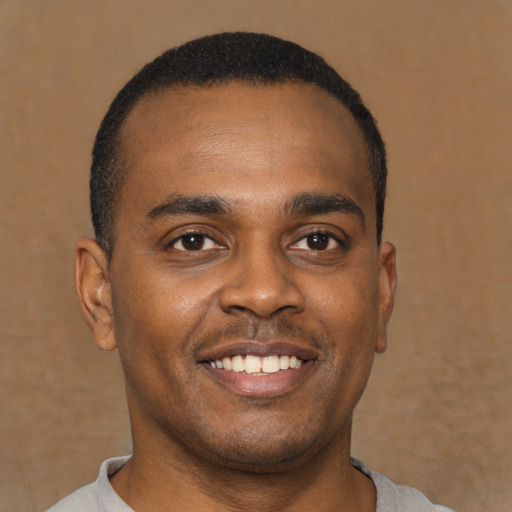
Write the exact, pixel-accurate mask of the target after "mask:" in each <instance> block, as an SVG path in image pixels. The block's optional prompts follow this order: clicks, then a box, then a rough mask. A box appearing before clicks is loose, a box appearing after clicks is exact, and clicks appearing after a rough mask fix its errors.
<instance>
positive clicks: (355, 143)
mask: <svg viewBox="0 0 512 512" xmlns="http://www.w3.org/2000/svg"><path fill="white" fill-rule="evenodd" d="M120 153H121V155H122V157H123V161H124V162H125V164H126V165H127V168H128V173H129V174H128V178H127V181H126V183H125V185H124V186H123V189H122V191H121V195H120V198H119V202H118V205H117V211H116V218H115V245H114V251H113V256H112V260H111V262H110V264H108V263H107V259H106V257H105V254H104V253H103V251H102V250H101V248H100V247H99V246H98V245H97V243H96V242H95V241H93V240H90V239H82V240H80V241H79V242H78V244H77V249H76V282H77V288H78V292H79V295H80V298H81V301H82V309H83V313H84V316H85V318H86V320H87V322H88V323H89V325H90V327H91V328H92V330H93V334H94V339H95V342H96V344H97V345H98V346H99V347H100V348H102V349H104V350H112V349H114V348H117V349H118V350H119V354H120V358H121V362H122V365H123V369H124V372H125V376H126V390H127V400H128V407H129V411H130V421H131V425H132V433H133V446H134V452H133V458H132V460H131V461H130V462H129V463H128V464H127V465H126V466H125V467H124V468H123V469H121V471H119V472H118V473H117V474H116V475H115V476H114V477H112V480H111V481H112V485H113V487H114V489H115V490H116V492H117V493H118V494H119V495H120V496H121V497H122V498H123V499H124V500H125V501H126V502H127V503H128V504H129V505H130V506H131V507H132V508H134V509H135V510H137V511H138V512H144V511H149V510H151V511H164V510H165V511H174V510H176V511H177V510H187V511H196V510H197V511H199V510H217V511H223V510H226V511H227V510H230V511H232V510H244V511H270V510H280V511H310V510H316V511H331V510H333V511H334V510H336V511H356V510H357V511H368V512H369V511H374V510H375V489H374V486H373V483H372V482H371V481H370V480H369V479H368V478H366V477H365V476H364V475H362V474H361V473H360V472H358V471H357V470H355V469H354V468H353V467H352V466H351V465H350V460H349V454H350V431H351V420H352V414H353V410H354V407H355V405H356V404H357V402H358V400H359V398H360V396H361V394H362V392H363V390H364V387H365V385H366V382H367V379H368V376H369V374H370V370H371V365H372V361H373V355H374V353H375V352H376V351H377V352H383V351H384V350H385V348H386V344H387V339H386V324H387V322H388V320H389V317H390V315H391V311H392V306H393V295H394V291H395V286H396V272H395V250H394V247H393V246H392V245H391V244H390V243H387V242H385V243H382V244H381V245H380V247H378V246H377V244H376V233H375V206H374V196H373V191H372V187H371V179H370V173H369V171H368V159H367V154H366V147H365V144H364V141H363V138H362V136H361V134H360V132H359V129H358V127H357V125H356V123H355V121H354V119H353V118H352V117H351V115H350V113H349V112H348V111H347V110H346V109H345V107H343V105H341V103H340V102H339V101H338V100H337V99H335V98H333V97H331V96H330V95H329V94H327V93H326V92H324V91H323V90H321V89H319V88H317V87H315V86H306V85H297V84H294V85H292V84H286V85H272V86H253V85H248V84H241V83H236V82H232V83H229V84H228V85H221V86H214V87H211V88H177V89H172V90H166V91H160V92H158V93H155V94H153V95H151V96H149V97H146V98H144V99H143V100H141V101H140V102H139V103H138V104H137V105H136V106H135V108H134V109H133V111H132V112H131V113H130V115H129V117H128V118H127V120H126V122H125V124H124V126H123V129H122V133H121V144H120ZM198 197H199V198H201V200H199V201H198V200H197V198H198ZM205 197H207V198H208V199H204V198H205ZM304 197H306V198H309V199H306V200H305V199H304ZM190 198H196V199H195V200H191V199H190ZM311 198H312V199H311ZM325 198H327V200H325ZM333 198H336V199H339V198H341V200H340V201H338V202H337V203H336V202H335V204H334V206H333V200H332V199H333ZM176 199H178V201H176ZM308 200H309V203H308ZM322 201H323V202H322ZM308 204H309V206H308ZM311 204H314V207H311ZM325 204H328V205H329V207H326V206H325ZM183 205H185V206H186V207H184V206H183ZM198 205H199V206H198ZM201 208H203V211H200V210H201ZM183 210H185V211H183ZM193 243H196V246H193V245H192V244H193ZM191 247H192V248H194V247H196V249H195V250H190V248H191ZM276 352H279V353H283V354H284V353H288V352H293V353H297V354H299V355H300V356H302V357H303V359H304V360H305V363H304V365H303V367H301V369H300V370H297V371H295V370H286V372H289V373H287V374H284V372H280V373H279V374H276V375H277V377H276V375H274V376H272V377H270V378H269V377H266V376H263V377H250V376H246V375H240V374H237V375H236V376H235V377H233V376H234V375H235V374H234V373H233V372H231V377H230V378H229V379H231V380H229V379H226V378H225V376H226V371H225V370H224V371H223V370H213V369H211V367H209V366H208V365H207V364H205V361H207V360H209V359H212V358H213V359H215V358H216V357H220V356H224V355H235V354H238V353H240V354H244V355H245V354H248V353H251V354H252V353H257V354H261V355H268V354H269V353H276ZM222 372H224V373H222ZM290 372H291V373H290ZM294 372H295V373H294ZM283 375H288V377H283ZM255 379H257V381H256V380H255ZM265 379H267V380H265Z"/></svg>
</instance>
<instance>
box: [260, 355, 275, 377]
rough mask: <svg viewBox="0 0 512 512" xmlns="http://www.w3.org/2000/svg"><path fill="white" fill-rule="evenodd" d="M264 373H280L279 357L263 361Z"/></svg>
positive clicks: (271, 357)
mask: <svg viewBox="0 0 512 512" xmlns="http://www.w3.org/2000/svg"><path fill="white" fill-rule="evenodd" d="M261 370H262V372H263V373H276V372H278V371H279V356H268V357H264V358H263V359H262V361H261Z"/></svg>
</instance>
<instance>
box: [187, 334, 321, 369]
mask: <svg viewBox="0 0 512 512" xmlns="http://www.w3.org/2000/svg"><path fill="white" fill-rule="evenodd" d="M238 355H242V356H247V355H255V356H260V357H266V356H295V357H298V358H299V359H302V360H303V361H308V360H311V359H318V357H319V355H320V350H319V349H318V348H316V347H312V346H311V345H305V344H304V343H293V342H289V341H280V340H265V341H259V340H237V341H235V342H233V341H232V342H230V343H229V344H224V345H222V344H220V345H217V346H215V347H212V348H208V349H204V350H200V351H199V352H198V353H197V357H196V360H197V361H198V362H199V363H202V362H206V361H215V360H218V359H223V358H224V357H233V356H238Z"/></svg>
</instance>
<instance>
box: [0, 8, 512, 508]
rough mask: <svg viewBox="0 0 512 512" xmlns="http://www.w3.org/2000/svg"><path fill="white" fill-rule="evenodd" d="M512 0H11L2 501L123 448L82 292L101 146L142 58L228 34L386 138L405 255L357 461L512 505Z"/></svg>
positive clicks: (119, 389)
mask: <svg viewBox="0 0 512 512" xmlns="http://www.w3.org/2000/svg"><path fill="white" fill-rule="evenodd" d="M511 22H512V3H511V2H510V1H509V0H474V1H470V0H431V1H428V2H423V1H412V2H411V1H410V0H388V1H386V2H382V1H380V0H368V1H364V0H363V1H361V2H359V1H356V0H347V1H343V2H341V1H327V0H324V1H322V0H320V1H318V0H317V1H313V0H290V1H286V0H275V1H268V0H258V1H250V0H245V1H239V0H216V1H215V2H210V1H201V2H200V1H197V0H187V1H186V2H185V1H184V0H183V1H178V0H175V1H171V0H146V1H145V2H140V1H139V0H89V1H87V2H74V1H73V2H70V1H68V0H52V1H51V2H41V1H36V0H34V1H28V0H3V1H1V2H0V76H1V79H0V103H1V114H2V117H1V119H2V121H1V127H0V155H1V167H0V248H1V258H0V283H1V284H0V318H1V323H0V342H1V345H0V372H1V373H0V374H1V379H2V383H1V386H0V400H1V411H2V413H1V415H0V447H1V449H0V465H1V466H0V509H1V510H2V511H3V510H6V511H36V510H42V509H43V508H44V507H46V506H47V505H49V504H50V503H51V502H53V501H55V500H56V499H57V498H58V497H61V496H62V495H63V494H65V493H68V492H70V491H71V490H72V489H73V488H75V487H76V486H78V485H80V484H83V483H85V482H87V481H89V480H91V479H93V478H94V476H95V474H96V472H97V469H98V467H99V463H100V461H101V460H103V459H104V458H105V457H107V456H114V455H118V454H122V453H125V452H126V451H127V450H129V446H130V441H129V426H128V422H127V416H126V407H125V402H124V392H123V383H122V375H121V372H120V369H119V364H118V359H117V356H116V354H115V353H108V354H107V353H101V352H99V351H97V350H96V349H95V348H94V346H93V344H92V342H91V341H90V335H89V333H88V331H87V328H86V327H85V324H84V322H83V321H82V320H81V318H80V314H79V309H78V303H77V300H76V299H75V294H74V290H73V286H72V248H73V243H74V240H75V239H77V238H78V237H79V236H80V235H81V234H84V233H89V232H90V227H89V221H88V204H87V200H88V198H87V181H88V165H89V161H90V158H89V153H90V149H91V144H92V140H93V137H94V134H95V131H96V129H97V126H98V123H99V121H100V119H101V116H102V115H103V113H104V111H105V109H106V107H107V105H108V103H109V101H110V100H111V99H112V97H113V95H114V93H115V92H116V91H117V90H118V89H119V88H120V87H121V85H123V84H124V82H125V81H126V80H127V79H128V78H129V77H130V76H131V75H132V74H133V73H134V71H136V70H137V69H138V68H139V67H140V66H141V65H142V64H144V63H145V62H146V61H147V60H149V59H150V58H152V57H154V56H155V55H156V54H158V53H159V52H161V51H163V50H164V49H167V48H168V47H170V46H173V45H175V44H177V43H180V42H183V41H185V40H187V39H189V38H191V37H194V36H199V35H202V34H205V33H210V32H214V31H219V30H256V31H267V32H270V33H274V34H276V35H278V36H282V37H285V38H290V39H292V40H295V41H297V42H299V43H302V44H303V45H305V46H306V47H308V48H310V49H312V50H315V51H317V52H319V53H320V54H322V55H323V56H324V57H325V58H326V59H327V60H328V61H329V62H330V63H332V64H333V65H334V66H335V67H336V68H337V69H338V70H340V71H341V73H342V74H343V75H344V76H345V77H346V78H348V79H349V81H351V82H353V84H354V85H355V86H356V87H357V88H358V89H359V90H360V91H361V92H362V94H363V97H364V98H365V99H366V101H367V103H368V105H369V106H370V108H371V109H372V110H373V112H374V114H375V115H376V117H377V119H378V120H379V122H380V126H381V128H382V131H383V133H384V136H385V139H386V141H387V143H388V148H389V156H390V173H391V177H390V193H389V203H388V211H387V218H386V229H385V235H386V238H387V239H390V240H392V241H394V242H395V243H396V245H397V246H398V251H399V252H398V254H399V276H400V279H399V291H398V300H397V307H396V314H395V316H394V319H393V321H392V324H391V327H390V331H391V344H390V348H389V350H388V352H387V353H386V354H385V355H384V356H379V357H378V358H377V360H376V366H375V371H374V375H373V377H372V379H371V382H370V385H369V388H368V390H367V395H366V396H365V398H364V399H363V401H362V403H361V405H360V407H359V409H358V412H357V414H356V418H355V430H356V433H355V436H354V450H353V451H354V454H355V455H356V456H358V457H360V458H362V459H364V460H365V462H367V463H368V464H369V465H371V466H372V467H373V468H375V469H377V470H380V471H383V472H385V473H387V474H388V475H389V476H390V477H391V478H392V479H394V480H395V481H397V482H401V483H407V484H409V485H414V486H418V487H420V488H422V489H423V490H425V491H426V492H427V493H428V494H429V495H430V496H431V497H432V498H435V499H436V500H439V501H441V502H444V503H446V504H447V505H450V506H452V507H454V508H456V509H458V510H459V511H460V512H462V511H465V512H482V511H489V512H491V511H492V512H505V511H506V510H508V511H509V510H510V503H511V501H512V485H511V484H510V482H511V477H512V460H511V455H510V454H511V448H512V436H510V432H511V431H512V410H511V409H512V408H511V400H510V394H511V391H512V385H511V382H510V375H511V374H512V357H511V356H512V344H511V343H510V330H509V318H510V311H511V309H512V301H511V295H512V293H511V270H510V249H511V245H512V234H511V227H512V222H511V217H512V206H511V202H510V200H509V195H510V193H511V191H512V173H511V170H510V165H511V163H512V155H511V151H510V148H511V111H512V99H511V94H510V92H511V89H512V88H511V82H512V81H511V78H512V70H511V64H510V56H511V55H512V48H511V46H512V45H511V38H510V26H511Z"/></svg>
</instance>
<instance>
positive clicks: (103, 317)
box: [75, 238, 116, 350]
mask: <svg viewBox="0 0 512 512" xmlns="http://www.w3.org/2000/svg"><path fill="white" fill-rule="evenodd" d="M75 285H76V289H77V292H78V297H79V299H80V303H81V306H82V315H83V316H84V318H85V321H86V322H87V324H88V325H89V327H90V328H91V330H92V332H93V337H94V342H95V343H96V345H97V346H98V347H99V348H101V349H102V350H113V349H115V348H116V340H115V336H114V316H113V309H112V293H111V285H110V280H109V269H108V261H107V257H106V254H105V252H104V251H103V249H102V248H101V247H100V246H99V245H98V243H97V242H96V241H95V240H92V239H90V238H81V239H80V240H79V241H78V242H77V244H76V247H75Z"/></svg>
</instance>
